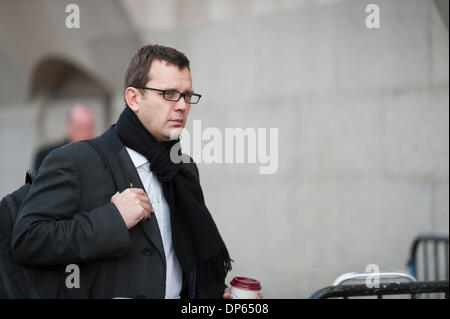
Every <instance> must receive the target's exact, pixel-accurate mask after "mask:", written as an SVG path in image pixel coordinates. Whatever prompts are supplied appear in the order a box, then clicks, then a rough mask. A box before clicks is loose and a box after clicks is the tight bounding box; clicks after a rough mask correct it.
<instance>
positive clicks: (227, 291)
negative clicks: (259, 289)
mask: <svg viewBox="0 0 450 319" xmlns="http://www.w3.org/2000/svg"><path fill="white" fill-rule="evenodd" d="M222 298H223V299H231V288H229V287H228V288H225V292H224V293H223V296H222ZM256 299H263V296H262V295H261V294H258V295H257V296H256Z"/></svg>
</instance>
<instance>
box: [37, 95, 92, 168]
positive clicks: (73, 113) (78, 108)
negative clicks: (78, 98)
mask: <svg viewBox="0 0 450 319" xmlns="http://www.w3.org/2000/svg"><path fill="white" fill-rule="evenodd" d="M94 131H95V117H94V113H93V112H92V110H91V109H90V108H89V107H87V106H85V105H83V104H75V105H74V106H72V107H71V109H70V111H69V116H68V118H67V123H66V138H65V140H64V141H61V142H59V143H56V144H53V145H50V146H45V147H44V148H41V149H40V150H38V152H37V154H36V156H35V158H34V165H33V168H35V169H38V168H39V167H40V166H41V164H42V162H43V161H44V159H45V157H46V156H47V155H48V154H49V153H50V152H51V151H53V150H54V149H55V148H58V147H60V146H63V145H65V144H67V143H72V142H78V141H83V140H88V139H91V138H93V137H94Z"/></svg>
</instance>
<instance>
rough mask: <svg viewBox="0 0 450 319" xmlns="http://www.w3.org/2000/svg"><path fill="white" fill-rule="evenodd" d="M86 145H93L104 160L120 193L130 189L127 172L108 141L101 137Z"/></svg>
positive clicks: (89, 141) (88, 141)
mask: <svg viewBox="0 0 450 319" xmlns="http://www.w3.org/2000/svg"><path fill="white" fill-rule="evenodd" d="M85 142H86V143H88V144H89V145H91V146H92V147H93V148H94V150H95V151H96V152H97V153H98V155H100V157H101V158H102V160H103V162H104V164H105V166H106V168H107V169H108V170H109V172H110V174H111V177H112V179H113V181H114V185H115V187H116V189H117V190H118V191H120V192H122V191H124V190H125V189H126V188H128V187H129V184H128V182H127V178H126V176H127V175H126V174H125V170H124V168H123V166H122V163H121V161H120V159H119V157H118V155H117V153H116V152H114V150H113V149H112V146H110V145H109V143H108V141H106V140H105V139H103V138H102V136H99V137H97V138H94V139H92V140H86V141H85Z"/></svg>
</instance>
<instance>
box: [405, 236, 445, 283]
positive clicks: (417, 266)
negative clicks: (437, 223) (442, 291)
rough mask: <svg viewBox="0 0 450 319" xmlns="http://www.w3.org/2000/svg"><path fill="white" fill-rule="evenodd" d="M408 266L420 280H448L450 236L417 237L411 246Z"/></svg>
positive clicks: (412, 273)
mask: <svg viewBox="0 0 450 319" xmlns="http://www.w3.org/2000/svg"><path fill="white" fill-rule="evenodd" d="M430 246H431V247H430ZM430 248H431V249H430ZM420 249H421V250H422V251H421V254H419V250H420ZM442 250H443V251H442ZM430 254H431V256H430ZM430 257H431V258H430ZM408 266H409V270H410V273H411V275H412V276H414V277H415V278H417V279H418V280H423V281H429V280H430V281H431V280H436V281H439V280H442V279H445V280H448V236H436V235H420V236H418V237H416V238H415V239H414V241H413V244H412V246H411V255H410V257H409V261H408ZM441 267H443V268H441Z"/></svg>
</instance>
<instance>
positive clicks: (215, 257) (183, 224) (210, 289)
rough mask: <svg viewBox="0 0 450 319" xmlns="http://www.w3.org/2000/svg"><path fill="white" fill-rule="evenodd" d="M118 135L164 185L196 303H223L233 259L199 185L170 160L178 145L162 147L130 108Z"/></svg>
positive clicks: (119, 124)
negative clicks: (193, 283) (207, 300)
mask: <svg viewBox="0 0 450 319" xmlns="http://www.w3.org/2000/svg"><path fill="white" fill-rule="evenodd" d="M116 130H117V134H118V135H119V137H120V139H121V140H122V142H123V143H124V144H125V145H126V146H127V147H129V148H131V149H133V150H135V151H136V152H138V153H140V154H142V155H144V156H145V158H147V160H148V161H149V162H150V169H151V170H152V172H153V174H155V176H156V177H157V178H158V180H159V181H160V182H161V185H162V189H163V193H164V196H165V198H166V200H167V203H168V205H169V208H170V220H171V226H172V241H173V246H174V249H175V254H176V256H177V258H178V261H179V262H180V265H181V268H182V269H183V273H184V274H185V275H187V274H190V273H191V272H192V271H194V270H195V274H196V282H197V297H204V298H220V297H221V296H222V294H223V289H224V287H225V286H224V285H225V277H226V274H227V273H228V272H229V271H230V270H231V259H230V256H229V254H228V250H227V248H226V246H225V244H224V242H223V240H222V238H221V237H220V234H219V231H218V230H217V227H216V224H215V223H214V220H213V219H212V217H211V214H210V213H209V211H208V208H206V205H205V201H204V198H203V192H202V189H201V187H200V182H199V180H198V179H197V177H196V176H195V175H194V173H193V172H192V171H190V170H189V169H187V168H186V167H184V165H183V164H182V163H178V164H175V163H174V162H172V160H171V159H170V150H171V148H172V147H173V146H174V145H175V144H177V143H180V141H179V140H176V141H169V142H158V141H157V140H156V138H155V137H154V136H153V135H152V134H151V133H150V132H149V131H148V130H147V129H146V128H145V127H144V125H143V124H142V123H141V121H140V120H139V118H138V117H137V116H136V114H135V113H134V112H133V111H132V110H131V109H130V108H129V107H126V108H125V110H124V111H123V112H122V114H121V115H120V117H119V120H118V121H117V125H116ZM177 147H179V145H177ZM185 165H186V164H185ZM187 165H193V164H187Z"/></svg>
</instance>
